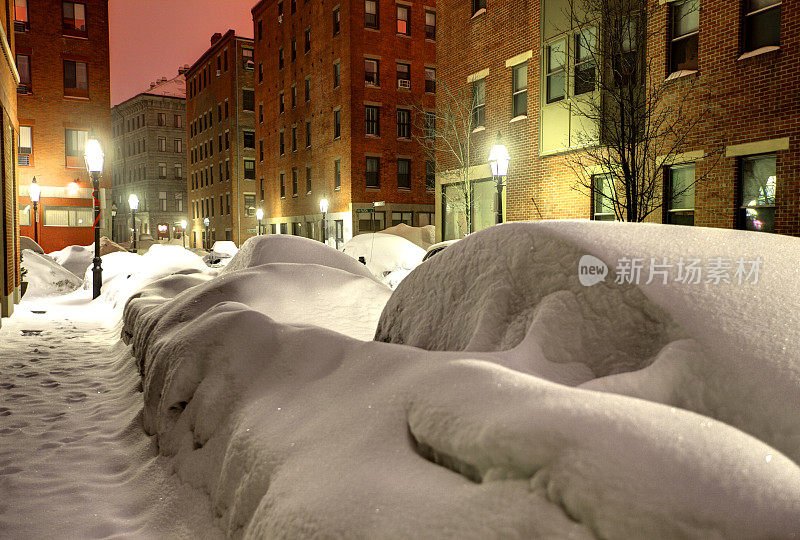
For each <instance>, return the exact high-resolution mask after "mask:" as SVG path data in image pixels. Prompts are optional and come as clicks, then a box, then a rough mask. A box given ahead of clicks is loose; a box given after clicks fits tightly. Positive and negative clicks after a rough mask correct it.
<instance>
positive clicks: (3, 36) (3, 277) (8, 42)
mask: <svg viewBox="0 0 800 540" xmlns="http://www.w3.org/2000/svg"><path fill="white" fill-rule="evenodd" d="M3 3H4V4H5V8H6V9H5V10H0V48H2V49H3V52H2V61H0V126H2V130H3V133H2V141H3V144H2V146H0V148H1V149H2V152H0V326H1V325H2V318H3V317H9V316H11V314H12V313H13V312H14V304H15V303H17V302H19V299H20V283H21V276H20V244H19V221H18V220H19V211H18V208H19V207H18V206H17V190H18V184H17V162H16V158H17V156H16V149H17V144H16V143H17V140H18V139H19V124H18V122H17V85H18V84H19V72H18V71H17V67H16V63H15V57H14V49H15V46H14V37H15V33H14V18H13V15H12V14H13V13H14V2H13V1H12V0H4V2H3Z"/></svg>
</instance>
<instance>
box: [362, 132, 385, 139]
mask: <svg viewBox="0 0 800 540" xmlns="http://www.w3.org/2000/svg"><path fill="white" fill-rule="evenodd" d="M364 137H365V138H367V139H380V138H381V136H380V135H370V134H369V133H367V134H366V135H364Z"/></svg>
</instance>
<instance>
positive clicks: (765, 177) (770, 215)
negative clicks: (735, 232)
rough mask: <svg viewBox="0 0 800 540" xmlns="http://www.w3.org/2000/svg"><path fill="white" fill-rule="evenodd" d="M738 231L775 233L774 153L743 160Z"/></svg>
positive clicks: (775, 160)
mask: <svg viewBox="0 0 800 540" xmlns="http://www.w3.org/2000/svg"><path fill="white" fill-rule="evenodd" d="M739 168H740V171H741V180H740V184H741V185H740V188H739V192H740V199H739V228H741V229H746V230H749V231H763V232H775V190H776V185H777V159H776V157H775V154H767V155H762V156H752V157H746V158H743V159H742V160H741V161H740V167H739Z"/></svg>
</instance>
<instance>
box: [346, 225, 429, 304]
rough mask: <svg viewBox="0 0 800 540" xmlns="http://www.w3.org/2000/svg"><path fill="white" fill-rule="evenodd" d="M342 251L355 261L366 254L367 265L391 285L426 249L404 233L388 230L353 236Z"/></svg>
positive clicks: (397, 281) (397, 282) (401, 276)
mask: <svg viewBox="0 0 800 540" xmlns="http://www.w3.org/2000/svg"><path fill="white" fill-rule="evenodd" d="M409 228H410V227H409ZM342 253H345V254H346V255H349V256H350V257H352V258H353V259H355V260H356V261H358V258H359V257H364V260H365V261H366V263H367V264H366V266H367V269H368V270H369V271H370V272H372V274H373V275H374V276H375V277H376V278H377V279H379V280H381V281H382V282H383V283H384V284H386V285H388V286H389V287H391V288H392V289H394V288H395V287H396V286H397V285H398V284H399V283H400V282H401V281H402V280H403V278H405V276H406V275H408V273H409V272H410V271H411V270H413V269H414V268H416V267H417V265H418V264H419V263H421V262H422V257H424V256H425V250H424V249H422V248H421V247H419V246H418V245H416V244H414V243H413V242H411V241H409V240H406V239H405V238H403V237H401V236H396V235H394V234H385V233H367V234H359V235H358V236H354V237H353V238H352V239H350V240H349V241H348V242H347V243H346V244H345V245H344V246H343V247H342Z"/></svg>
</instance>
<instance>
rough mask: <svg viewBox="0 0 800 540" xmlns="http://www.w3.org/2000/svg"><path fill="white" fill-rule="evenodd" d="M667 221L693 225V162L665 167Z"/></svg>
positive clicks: (674, 223)
mask: <svg viewBox="0 0 800 540" xmlns="http://www.w3.org/2000/svg"><path fill="white" fill-rule="evenodd" d="M665 217H666V219H665V221H666V222H667V223H671V224H673V225H694V164H691V165H680V166H676V167H669V168H668V169H667V212H666V216H665Z"/></svg>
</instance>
